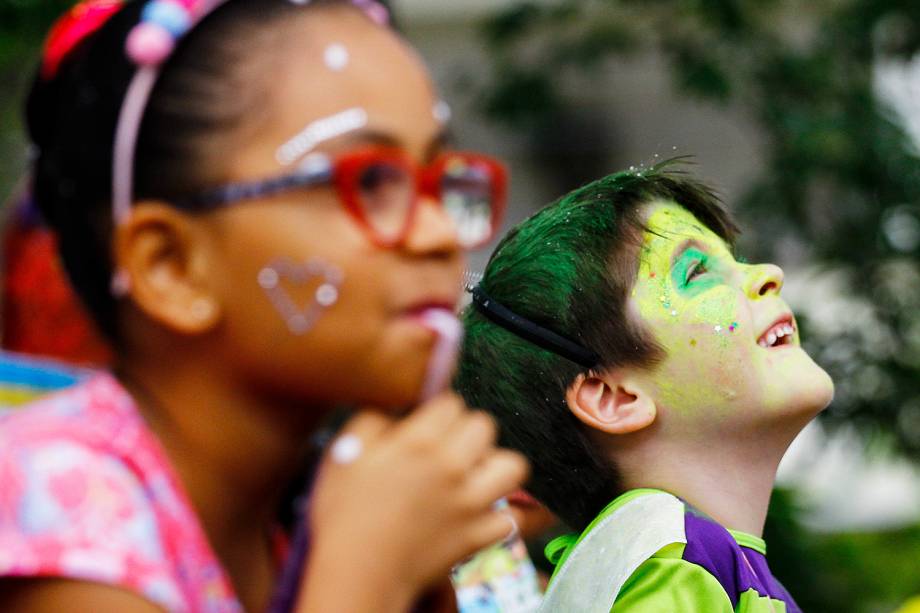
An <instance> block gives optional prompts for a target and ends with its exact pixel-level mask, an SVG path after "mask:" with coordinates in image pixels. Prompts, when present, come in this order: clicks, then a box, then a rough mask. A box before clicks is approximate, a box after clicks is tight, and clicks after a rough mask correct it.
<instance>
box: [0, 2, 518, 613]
mask: <svg viewBox="0 0 920 613" xmlns="http://www.w3.org/2000/svg"><path fill="white" fill-rule="evenodd" d="M386 18H387V15H386V10H385V9H384V8H383V7H382V6H381V5H379V4H376V3H375V2H372V1H370V0H353V1H345V0H312V1H310V0H296V1H295V0H227V1H220V0H152V1H149V2H146V1H145V2H118V1H115V0H94V1H91V2H85V3H82V4H80V5H78V6H77V7H75V8H74V9H73V10H72V11H71V12H70V13H69V14H68V15H66V16H65V17H64V18H63V19H62V20H61V21H60V22H59V23H58V24H57V25H56V26H55V28H54V29H53V30H52V32H51V34H50V35H49V39H48V43H47V47H46V51H45V55H44V58H43V62H42V66H41V69H40V72H39V75H38V76H37V78H36V81H35V85H34V87H33V90H32V92H31V94H30V96H29V100H28V107H27V115H28V124H29V131H30V135H31V137H32V139H33V142H34V145H35V152H36V155H35V159H34V176H33V185H32V191H33V196H34V199H35V202H36V203H37V205H38V207H39V208H40V210H41V212H42V215H43V217H44V218H45V220H46V221H47V222H48V224H49V225H50V226H51V227H52V228H53V229H54V230H55V232H56V234H57V238H58V242H59V249H60V252H61V257H62V261H63V264H64V267H65V268H66V270H67V272H68V275H69V277H70V280H71V282H72V284H73V286H74V288H75V290H76V292H77V293H78V294H79V296H80V297H81V299H82V300H83V301H84V303H85V304H86V306H87V308H88V310H89V312H90V313H91V315H92V316H93V318H94V320H95V322H96V323H97V324H98V326H99V328H100V330H102V331H103V332H104V333H105V334H106V336H107V337H108V339H109V341H110V342H111V344H112V346H113V347H115V357H114V366H113V369H112V372H111V373H110V374H105V375H101V376H97V377H93V378H90V379H88V380H87V381H85V382H83V383H82V384H80V385H78V386H77V387H75V388H72V389H70V390H68V391H65V392H64V393H62V394H59V395H57V396H54V397H51V398H50V399H47V400H45V401H42V402H40V403H38V404H36V405H33V406H31V407H28V408H25V409H23V410H21V411H18V412H16V413H12V414H9V415H4V416H2V417H0V608H2V609H3V610H15V611H61V610H81V611H82V610H86V611H97V612H106V611H112V612H114V611H117V612H119V613H121V612H137V613H143V612H153V611H162V610H168V611H189V612H194V611H219V612H224V611H243V610H249V611H256V610H265V609H266V608H268V607H272V608H274V609H275V610H281V609H286V608H292V609H293V610H296V611H322V612H331V611H336V612H349V611H405V610H408V609H409V608H411V607H412V606H413V603H415V602H417V599H418V598H419V596H420V595H422V594H423V593H425V592H426V590H428V589H429V588H431V586H433V585H436V584H438V583H439V582H440V581H441V580H443V579H444V578H445V577H446V576H447V574H448V571H449V569H450V568H451V567H452V566H453V565H454V564H456V563H457V562H458V561H460V560H462V559H464V558H465V557H466V556H468V555H470V554H471V553H473V552H474V551H476V550H477V549H479V548H481V547H483V546H485V545H488V544H490V543H492V542H495V541H496V540H499V539H501V538H502V537H503V536H505V535H506V534H507V533H508V530H509V523H508V520H507V517H506V516H504V515H503V514H502V513H501V512H499V511H496V510H495V508H494V507H493V502H494V501H495V500H496V499H498V498H500V497H501V496H503V495H505V494H507V493H508V492H510V491H512V490H514V489H515V488H517V487H518V486H519V485H520V484H521V482H522V480H523V479H524V477H525V472H526V465H525V463H524V461H523V460H522V459H521V458H520V456H518V455H516V454H512V453H510V452H507V451H502V450H499V449H497V448H496V447H495V428H494V426H493V424H492V422H491V421H490V420H489V419H488V418H486V417H484V416H483V415H482V414H480V413H478V412H472V411H469V410H467V408H466V406H465V405H464V404H463V403H462V401H461V400H460V399H459V398H458V397H456V396H454V395H453V394H450V393H447V392H443V391H442V390H443V387H444V386H445V383H446V379H447V378H448V377H449V375H450V367H451V361H452V357H453V349H454V346H455V342H456V336H457V332H458V330H457V323H456V319H455V318H454V316H453V310H454V307H455V304H456V302H457V300H458V298H459V293H460V290H461V276H462V271H463V268H464V256H463V251H464V249H467V248H471V247H475V246H478V245H482V244H484V243H486V242H488V240H489V239H490V238H491V237H492V235H493V234H494V232H495V230H496V228H497V226H498V224H499V223H500V219H501V214H502V210H503V207H504V199H505V184H506V178H505V174H504V170H503V168H502V166H501V165H500V164H498V163H497V162H495V161H494V160H492V159H490V158H488V157H486V156H482V155H478V154H474V153H455V152H451V151H449V150H447V149H446V148H445V147H444V133H445V129H446V120H447V116H448V113H447V110H446V107H445V105H444V104H443V103H442V102H440V101H439V100H438V98H437V97H436V95H435V93H434V88H433V86H432V84H431V81H430V78H429V76H428V74H427V72H426V70H425V68H424V66H423V65H422V64H421V62H420V61H419V59H418V58H417V56H416V55H415V53H414V52H413V51H412V49H411V48H410V47H409V46H408V45H407V44H406V43H405V42H404V41H403V40H402V39H400V38H399V37H398V36H397V35H396V34H395V33H394V32H393V31H392V30H391V29H390V28H388V27H387V26H386V24H385V21H386ZM341 407H359V409H352V411H351V414H350V416H349V419H348V421H347V423H346V424H345V426H344V428H343V430H342V431H341V432H339V433H338V435H337V436H338V437H337V439H336V441H335V442H334V443H333V444H332V445H331V452H330V453H329V454H327V457H326V458H325V459H324V460H323V461H322V462H321V465H320V466H321V467H320V468H319V470H318V471H317V474H316V478H315V484H314V487H313V489H312V494H311V496H310V497H309V504H308V506H307V507H306V508H307V512H306V514H305V515H304V517H303V518H302V519H300V520H299V521H301V522H303V524H302V525H301V526H297V525H295V526H294V529H295V531H296V530H297V529H298V527H300V528H303V529H301V530H300V531H299V533H300V535H301V537H302V538H301V539H300V542H298V543H296V544H295V546H294V547H293V551H294V553H292V554H291V555H295V554H297V555H302V556H304V557H305V561H304V563H303V564H302V565H301V564H290V563H285V559H288V560H290V559H291V558H290V556H288V557H287V558H286V557H285V554H284V552H283V551H282V550H283V549H284V547H283V545H284V543H285V542H289V539H285V538H280V539H279V538H278V534H279V530H278V526H279V521H278V517H279V513H278V511H279V507H281V506H282V504H283V502H284V500H285V497H286V492H287V491H288V490H289V489H290V487H291V484H292V482H295V481H296V480H297V478H298V477H299V474H300V473H301V469H302V467H303V466H304V465H305V463H306V461H307V458H308V456H309V454H310V452H311V439H315V438H316V437H317V435H318V434H319V433H322V432H323V431H324V424H326V423H327V422H328V421H329V419H330V416H331V415H332V414H333V413H334V412H335V411H337V410H338V409H340V408H341ZM284 568H287V569H288V570H289V573H290V569H292V568H293V569H294V573H295V576H294V578H293V585H294V588H293V589H287V590H286V591H285V592H284V593H282V594H281V596H282V598H280V599H276V600H275V601H274V603H273V602H272V598H273V590H274V588H275V586H276V585H277V584H278V582H279V580H280V579H281V576H282V571H283V569H284ZM285 598H287V600H288V602H282V601H283V600H284V599H285ZM279 603H280V604H279Z"/></svg>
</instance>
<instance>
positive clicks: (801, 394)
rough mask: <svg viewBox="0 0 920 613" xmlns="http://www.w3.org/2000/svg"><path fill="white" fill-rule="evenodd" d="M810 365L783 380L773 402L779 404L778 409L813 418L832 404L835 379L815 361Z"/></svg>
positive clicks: (785, 412) (786, 412)
mask: <svg viewBox="0 0 920 613" xmlns="http://www.w3.org/2000/svg"><path fill="white" fill-rule="evenodd" d="M809 361H810V360H809ZM810 366H811V367H810V368H805V367H803V368H802V369H800V370H798V371H797V372H796V373H795V375H794V376H790V377H789V378H787V379H785V380H784V381H783V387H782V389H781V390H777V392H778V396H779V397H778V398H776V401H775V402H774V403H771V404H776V405H778V406H775V409H776V410H777V411H779V412H781V413H784V414H789V415H798V416H805V417H808V418H811V417H814V416H815V415H817V414H818V413H820V412H821V411H823V410H824V409H826V408H827V407H828V405H830V403H831V401H832V400H833V399H834V381H833V380H832V379H831V377H830V375H828V374H827V372H826V371H825V370H824V369H823V368H821V367H820V366H818V365H817V364H815V363H814V362H811V364H810Z"/></svg>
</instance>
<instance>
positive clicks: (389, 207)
mask: <svg viewBox="0 0 920 613" xmlns="http://www.w3.org/2000/svg"><path fill="white" fill-rule="evenodd" d="M411 172H412V171H411V170H410V168H409V167H408V166H407V165H403V164H400V163H398V162H395V161H382V160H381V161H376V162H373V163H371V164H369V165H368V166H367V167H365V168H364V169H363V170H362V172H361V173H360V175H359V176H358V203H359V205H360V206H361V208H362V211H363V213H364V216H365V218H366V219H367V222H368V223H369V224H370V225H371V226H372V228H373V229H374V231H375V232H376V233H377V234H378V235H379V236H380V237H381V238H382V239H384V240H386V241H390V240H394V239H396V238H398V237H399V236H400V234H401V233H402V232H403V231H405V225H406V222H407V220H408V216H409V215H410V211H411V209H412V206H413V204H414V202H413V200H414V199H415V198H416V185H415V179H414V177H413V176H412V174H411ZM492 174H493V172H492V169H491V168H490V167H489V166H488V165H487V164H484V163H477V162H476V161H475V160H470V159H468V158H465V157H459V156H457V157H452V158H450V159H448V160H447V161H446V162H445V164H444V166H443V170H442V173H441V176H440V183H439V185H438V188H439V190H440V198H441V204H442V206H443V207H444V210H445V211H446V212H447V214H448V215H449V216H450V217H451V219H453V221H454V223H455V225H456V229H457V237H458V240H459V242H460V244H461V245H463V246H464V247H474V246H478V245H480V244H482V243H484V242H485V241H486V240H487V239H488V238H489V237H490V236H491V235H492V231H493V228H492V217H493V215H492V213H493V209H492V207H493V202H494V198H495V194H494V193H493V192H494V182H495V177H493V176H492Z"/></svg>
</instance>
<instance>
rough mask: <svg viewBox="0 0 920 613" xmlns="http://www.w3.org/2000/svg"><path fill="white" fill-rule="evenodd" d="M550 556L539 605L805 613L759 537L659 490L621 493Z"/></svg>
mask: <svg viewBox="0 0 920 613" xmlns="http://www.w3.org/2000/svg"><path fill="white" fill-rule="evenodd" d="M656 546H657V548H656V549H654V551H653V552H652V553H651V554H647V553H646V552H647V551H648V550H649V549H650V548H651V547H656ZM547 555H548V557H549V558H550V560H551V561H553V562H554V563H556V564H557V566H556V572H555V573H554V574H553V578H552V580H551V581H550V586H549V590H548V591H547V596H546V600H545V602H544V606H543V608H542V609H541V610H542V611H579V613H594V612H597V613H607V612H608V611H612V612H614V613H633V612H642V613H646V612H648V613H660V612H670V611H679V612H681V613H697V612H698V613H730V612H736V613H801V611H800V609H799V608H798V606H797V605H796V604H795V601H794V600H793V599H792V597H791V596H790V595H789V594H788V592H786V590H785V589H784V588H783V587H782V585H780V583H779V582H778V581H777V580H776V579H775V578H774V577H773V575H772V573H771V572H770V570H769V567H768V566H767V564H766V557H765V555H766V544H765V543H764V542H763V540H762V539H760V538H757V537H755V536H753V535H750V534H745V533H741V532H736V531H729V530H727V529H725V528H724V527H722V526H721V525H719V524H718V523H716V522H715V521H714V520H712V519H711V518H709V517H706V516H704V515H702V514H700V513H699V512H698V511H696V510H695V509H693V508H692V507H690V506H689V505H687V504H686V503H684V502H683V501H681V500H680V499H678V498H676V497H674V496H672V495H671V494H667V493H666V492H661V491H659V490H633V491H631V492H627V493H625V494H623V495H622V496H620V497H619V498H617V499H616V500H615V501H614V502H612V503H611V504H610V505H608V506H607V508H605V509H604V510H603V511H602V512H601V513H600V515H598V517H597V518H596V519H595V520H594V521H593V522H591V524H590V525H589V526H588V528H586V529H585V531H584V532H583V533H582V534H581V535H580V536H578V537H575V535H569V536H566V537H560V539H557V540H555V541H553V542H552V543H550V545H549V546H548V547H547ZM623 578H625V580H624V579H623Z"/></svg>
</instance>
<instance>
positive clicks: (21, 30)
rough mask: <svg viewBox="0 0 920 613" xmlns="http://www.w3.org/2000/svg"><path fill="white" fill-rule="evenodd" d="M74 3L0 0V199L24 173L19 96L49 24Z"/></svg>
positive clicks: (3, 197) (30, 76)
mask: <svg viewBox="0 0 920 613" xmlns="http://www.w3.org/2000/svg"><path fill="white" fill-rule="evenodd" d="M72 4H73V3H72V2H68V1H66V0H0V202H2V201H3V200H4V199H5V197H6V195H7V194H8V193H9V192H10V190H11V189H12V187H13V185H14V183H15V181H16V180H17V179H18V178H19V177H20V175H21V174H22V172H23V169H24V164H25V151H26V142H25V136H24V135H23V131H22V117H21V115H22V99H23V96H24V95H25V92H26V89H27V87H28V84H29V82H30V80H31V78H32V75H33V72H34V70H35V68H36V66H37V59H36V58H38V55H39V53H38V50H39V48H40V47H41V43H42V40H43V38H44V36H45V32H47V30H48V27H49V26H50V24H51V23H52V22H53V21H54V19H55V18H56V17H57V16H58V15H60V14H62V13H63V12H64V11H65V10H66V9H67V7H69V6H71V5H72Z"/></svg>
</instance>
